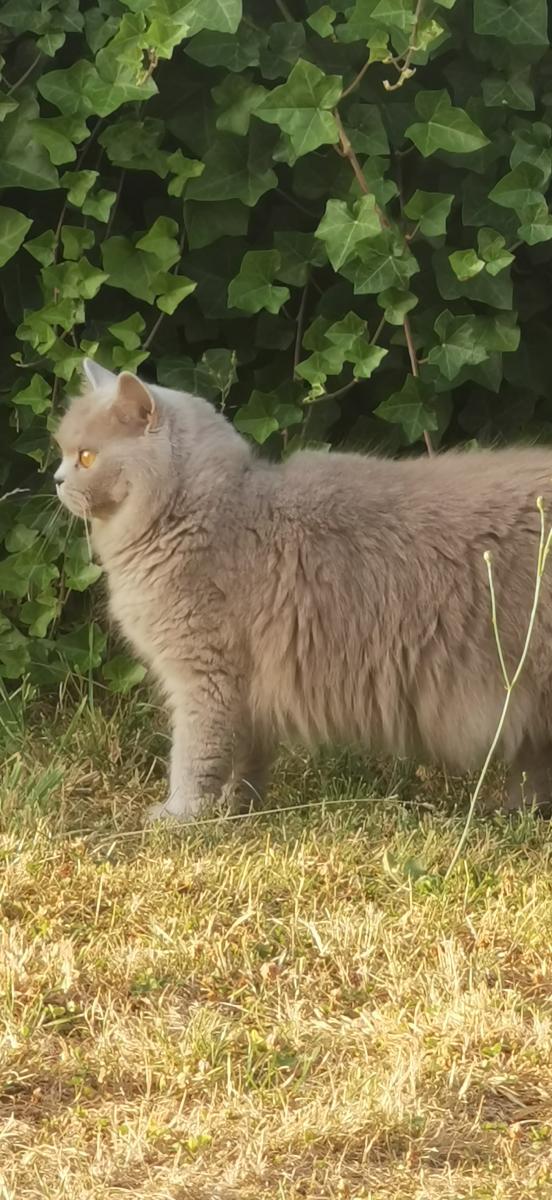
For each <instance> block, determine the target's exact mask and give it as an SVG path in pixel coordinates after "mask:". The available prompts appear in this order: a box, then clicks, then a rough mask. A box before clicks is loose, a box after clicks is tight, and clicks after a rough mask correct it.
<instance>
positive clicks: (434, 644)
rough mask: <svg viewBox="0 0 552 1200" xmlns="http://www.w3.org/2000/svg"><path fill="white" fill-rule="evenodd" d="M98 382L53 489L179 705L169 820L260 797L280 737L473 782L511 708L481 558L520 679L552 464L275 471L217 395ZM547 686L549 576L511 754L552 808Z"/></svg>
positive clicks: (517, 699) (132, 636)
mask: <svg viewBox="0 0 552 1200" xmlns="http://www.w3.org/2000/svg"><path fill="white" fill-rule="evenodd" d="M84 369H85V376H86V381H87V382H86V386H85V390H84V391H83V393H82V394H81V395H79V396H78V397H76V398H75V399H74V400H73V401H72V403H71V404H70V407H69V410H68V412H67V413H66V415H65V416H64V418H63V420H62V421H61V425H60V427H59V430H58V434H57V440H58V442H59V445H60V447H61V451H62V455H63V458H62V462H61V465H60V467H59V469H58V470H57V471H56V475H55V479H56V483H57V486H58V494H59V497H60V500H61V501H62V502H63V504H64V505H66V506H67V508H68V509H69V510H70V511H71V512H72V513H75V514H76V515H77V516H79V517H86V518H90V519H91V524H92V537H93V544H94V548H95V551H96V553H97V555H98V556H99V558H100V560H101V562H102V563H103V565H104V567H105V570H106V572H107V579H108V584H109V594H110V606H111V612H112V615H113V616H114V618H115V620H116V621H117V622H118V624H119V626H120V627H121V629H122V631H123V633H124V635H125V636H126V637H127V638H128V640H129V641H130V642H131V644H132V645H133V647H134V649H135V651H136V652H137V653H138V654H139V655H140V656H141V657H142V658H143V659H144V660H145V661H146V662H147V663H148V664H149V666H150V667H151V669H152V670H153V672H154V674H155V675H156V676H157V679H158V680H159V682H160V683H161V685H162V688H163V691H164V693H165V695H166V697H167V700H168V704H169V707H170V711H171V715H172V725H173V745H172V755H171V767H170V788H169V795H168V797H167V800H166V803H165V804H163V805H160V806H157V807H156V808H155V811H154V813H153V816H161V815H163V816H164V815H167V816H170V817H176V818H181V819H190V818H193V817H194V816H196V815H197V814H198V812H199V811H200V809H201V807H202V804H203V802H204V801H205V800H206V799H207V798H209V799H212V798H219V797H220V796H221V795H223V794H225V793H226V792H227V791H228V790H229V789H232V787H233V786H234V785H235V784H236V782H237V781H245V782H246V786H247V789H248V790H249V794H250V796H251V795H253V794H255V793H256V792H261V791H262V788H263V783H264V780H265V775H266V771H267V768H268V766H269V764H270V759H271V756H272V752H273V749H274V746H275V744H276V743H277V741H278V740H279V739H286V738H293V739H300V740H302V741H304V742H305V743H307V744H309V745H313V744H317V743H321V742H332V743H338V742H346V743H349V744H356V745H359V746H366V747H369V748H370V749H372V750H376V751H385V752H389V753H390V754H395V755H405V756H419V757H423V758H425V759H426V760H427V759H429V760H432V761H434V762H440V763H445V764H447V765H448V766H449V767H450V768H451V769H452V770H456V771H467V770H470V769H472V768H475V767H477V766H478V765H479V764H480V763H481V761H482V759H483V758H484V755H485V753H486V751H487V749H488V747H489V744H490V742H491V740H492V737H493V734H494V732H495V729H496V725H497V720H498V717H499V714H500V710H501V707H502V704H503V700H504V684H503V680H502V675H501V671H500V667H499V662H498V656H497V651H496V646H495V642H494V637H493V630H492V625H491V616H490V601H489V590H488V580H487V571H486V566H485V563H484V560H483V554H484V551H485V550H491V551H492V554H493V561H494V576H495V581H496V594H497V605H498V613H499V624H500V629H501V636H502V642H503V646H504V655H505V659H506V664H507V667H508V668H509V670H510V672H511V673H513V670H514V668H515V666H516V665H517V661H518V658H519V655H520V652H521V648H522V644H523V640H524V636H525V631H526V626H527V620H528V616H529V611H530V607H531V599H532V593H533V589H534V583H535V573H536V562H537V550H538V531H539V517H538V513H537V509H536V498H537V496H538V495H539V494H542V495H544V496H546V495H547V493H549V492H550V477H551V474H552V454H551V453H550V452H549V451H547V450H539V449H528V450H522V449H517V450H514V449H512V450H507V451H482V452H480V453H474V454H458V453H456V454H444V455H442V456H436V457H434V458H433V459H428V458H425V457H424V458H420V459H408V460H406V461H404V460H403V461H400V462H390V461H388V460H385V459H379V458H376V457H364V456H361V455H356V454H337V453H336V454H325V453H319V452H315V451H305V452H301V453H297V454H295V455H293V456H292V457H290V458H289V459H288V460H287V461H286V462H284V463H282V464H279V465H274V464H270V463H268V462H264V461H262V460H260V459H258V458H257V457H256V456H255V454H254V452H253V451H252V449H251V447H250V446H249V445H248V443H247V442H246V441H244V439H243V438H241V437H240V436H239V434H238V433H237V432H236V431H235V429H233V427H232V426H231V425H230V424H229V423H228V422H227V421H226V420H225V418H224V417H223V416H222V415H221V414H220V413H217V412H216V411H215V409H214V408H213V407H212V406H211V405H210V404H208V403H207V402H206V401H205V400H202V399H199V398H198V397H196V396H190V395H187V394H185V393H182V392H174V391H169V390H167V389H165V388H162V387H154V386H150V385H149V384H148V385H147V384H145V383H143V382H141V381H140V380H139V379H137V378H136V377H135V376H134V375H131V374H128V373H126V372H125V373H123V374H121V375H119V376H118V377H117V376H115V375H112V374H111V373H110V372H109V371H106V370H105V369H104V368H102V367H99V366H98V365H96V364H94V363H92V362H90V361H88V360H87V361H86V363H85V368H84ZM551 681H552V606H551V604H550V589H549V587H548V586H547V585H546V581H545V585H544V591H543V596H542V603H541V606H540V611H539V614H538V617H537V622H536V627H535V632H534V638H533V642H532V647H531V651H530V654H529V657H528V660H527V664H526V668H525V671H524V674H523V676H522V678H521V680H520V683H519V685H518V687H517V689H516V690H515V693H514V695H513V700H512V705H511V709H510V713H509V716H508V720H507V723H506V726H505V728H504V734H503V738H502V742H501V753H502V756H503V758H504V759H505V760H506V761H507V762H509V763H510V764H511V765H512V768H513V771H512V780H513V789H512V791H513V795H514V798H516V799H519V797H520V786H519V780H520V778H521V775H522V773H523V772H525V773H526V777H527V794H528V795H530V796H531V797H533V795H535V796H536V797H537V800H538V802H539V803H546V802H547V801H548V791H549V788H548V783H549V779H548V772H549V768H550V767H552V705H551Z"/></svg>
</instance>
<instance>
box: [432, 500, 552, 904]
mask: <svg viewBox="0 0 552 1200" xmlns="http://www.w3.org/2000/svg"><path fill="white" fill-rule="evenodd" d="M537 508H538V510H539V513H540V537H539V552H538V557H537V575H536V580H535V589H534V592H533V603H532V606H531V613H530V616H529V624H528V626H527V633H526V635H525V642H524V644H523V650H522V652H521V656H520V659H519V662H518V665H517V667H516V670H515V671H514V674H513V676H512V678H511V680H509V681H508V683H507V686H506V696H505V698H504V704H503V706H502V712H501V714H500V718H499V721H498V725H497V727H496V731H495V735H494V737H493V740H492V742H491V745H490V747H489V751H488V754H487V757H486V759H485V762H484V763H483V767H482V768H481V773H480V775H479V779H478V780H477V783H476V785H475V790H474V792H473V795H472V798H471V800H470V806H469V809H468V815H467V817H466V822H465V825H464V828H463V830H462V835H461V837H460V840H459V842H458V845H457V847H456V850H455V851H454V854H453V856H452V861H451V863H450V865H449V867H448V869H447V872H446V874H445V880H447V879H449V878H450V876H451V875H452V872H453V871H454V868H455V866H456V864H457V862H458V860H459V858H460V855H461V854H462V851H463V849H464V846H465V844H466V841H467V838H468V834H469V831H470V826H471V823H472V819H473V815H474V812H475V808H476V805H477V801H478V799H479V796H480V794H481V789H482V787H483V784H484V782H485V779H486V778H487V773H488V770H489V767H490V765H491V762H492V760H493V757H494V754H495V751H496V748H497V746H498V743H499V741H500V738H501V735H502V730H503V729H504V723H505V721H506V717H507V715H508V710H509V708H510V701H511V699H512V693H513V691H514V688H515V686H516V683H517V682H518V679H519V677H520V675H521V673H522V671H523V668H524V666H525V662H526V659H527V655H528V653H529V647H530V645H531V638H532V636H533V630H534V628H535V621H536V617H537V611H538V607H539V600H540V594H541V585H542V579H543V575H544V569H545V566H546V560H547V558H548V554H549V551H550V545H551V543H552V527H551V528H550V530H549V532H548V535H546V530H545V524H544V504H543V499H542V496H539V497H538V499H537ZM484 558H485V562H486V564H487V570H488V573H489V582H490V588H491V609H492V610H494V609H496V599H495V594H494V582H493V576H492V566H491V554H490V552H489V551H488V550H487V551H486V552H485V555H484ZM493 628H494V633H495V640H496V642H497V645H498V646H499V657H500V659H501V665H502V663H503V660H504V656H503V653H502V646H501V644H500V636H499V633H498V626H497V625H496V623H495V624H494V626H493ZM503 674H504V675H505V677H506V678H508V676H507V673H506V668H505V666H504V667H503Z"/></svg>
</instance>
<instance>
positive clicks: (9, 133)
mask: <svg viewBox="0 0 552 1200" xmlns="http://www.w3.org/2000/svg"><path fill="white" fill-rule="evenodd" d="M38 111H39V110H38V104H37V103H36V100H35V99H34V98H33V97H32V96H31V95H29V94H27V95H26V96H25V97H24V98H23V99H21V100H20V102H19V105H18V107H17V109H16V110H15V111H13V112H11V113H8V114H7V115H6V116H5V118H4V121H3V122H2V124H0V188H27V189H28V190H29V191H33V192H44V191H48V190H49V189H51V188H56V187H57V186H58V176H57V171H56V169H55V167H54V166H53V164H52V163H51V162H50V158H49V156H48V154H47V153H46V150H45V149H44V147H43V146H41V145H40V144H39V142H37V140H36V137H35V135H34V133H33V128H32V123H33V121H34V119H35V118H36V117H37V116H38Z"/></svg>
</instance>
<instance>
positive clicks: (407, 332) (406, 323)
mask: <svg viewBox="0 0 552 1200" xmlns="http://www.w3.org/2000/svg"><path fill="white" fill-rule="evenodd" d="M403 330H404V336H405V339H406V345H407V349H408V356H409V358H410V367H411V370H412V374H413V376H414V378H415V379H418V378H419V375H420V371H419V367H418V359H417V356H416V347H415V346H414V341H413V338H412V330H411V328H410V318H409V316H408V313H407V314H406V315H405V317H404V320H403ZM424 442H425V444H426V450H427V452H428V454H429V455H430V457H431V455H433V454H435V450H434V448H433V442H432V440H431V434H430V433H429V430H427V429H424Z"/></svg>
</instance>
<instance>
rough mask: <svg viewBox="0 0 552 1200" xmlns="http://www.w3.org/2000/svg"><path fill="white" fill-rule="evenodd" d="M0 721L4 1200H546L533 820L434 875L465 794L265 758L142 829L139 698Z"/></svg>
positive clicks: (545, 993) (386, 774)
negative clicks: (181, 817) (167, 827)
mask: <svg viewBox="0 0 552 1200" xmlns="http://www.w3.org/2000/svg"><path fill="white" fill-rule="evenodd" d="M71 712H72V714H73V716H72V718H71V716H70V715H69V714H71ZM0 717H1V720H2V722H3V730H4V732H3V741H4V766H3V772H2V778H1V782H0V816H1V822H2V839H1V855H2V879H1V890H0V909H1V913H2V929H3V933H2V942H3V944H2V951H1V953H0V994H1V995H2V997H3V1000H2V1001H1V1003H0V1022H1V1025H0V1043H1V1051H0V1054H1V1060H0V1066H1V1080H0V1180H1V1182H0V1198H1V1200H39V1198H40V1200H65V1198H67V1200H69V1198H71V1200H84V1198H86V1200H88V1198H90V1200H92V1198H94V1200H100V1198H101V1200H116V1198H117V1200H122V1198H125V1197H131V1196H132V1197H140V1198H142V1197H143V1198H144V1200H146V1198H147V1200H150V1198H151V1200H154V1198H155V1200H259V1198H262V1197H265V1196H266V1197H270V1200H305V1198H306V1200H368V1198H370V1200H425V1198H426V1197H427V1198H431V1200H433V1198H434V1200H444V1198H447V1200H463V1198H464V1197H474V1198H477V1200H491V1198H495V1197H496V1198H497V1200H503V1198H504V1200H505V1198H511V1200H529V1198H532V1200H535V1198H538V1200H546V1198H547V1197H552V954H551V945H552V873H551V870H550V858H551V851H552V837H551V832H550V828H549V826H548V825H547V824H546V823H544V822H542V821H540V820H539V819H536V818H534V817H532V816H531V815H529V816H526V817H524V818H523V819H512V820H506V819H505V818H501V817H500V816H495V817H492V818H490V817H487V818H486V819H483V818H477V819H476V821H475V822H474V825H473V828H472V831H471V838H470V843H469V846H468V849H467V857H466V858H465V860H464V862H463V864H460V866H459V867H458V869H457V871H456V872H455V873H454V875H453V876H452V877H451V878H450V879H449V880H448V881H446V882H445V881H444V873H445V871H446V868H447V866H448V864H449V863H450V860H451V858H452V855H453V852H454V847H455V845H456V843H457V841H458V837H459V835H460V832H461V828H462V820H463V817H462V811H463V812H464V813H465V809H466V801H467V793H466V789H465V785H464V787H462V785H460V784H458V783H447V782H446V781H445V780H443V778H442V777H441V776H439V775H437V774H435V773H427V772H426V773H424V772H420V771H418V772H416V771H415V770H413V769H411V768H407V767H406V766H405V765H404V764H403V765H400V764H399V765H397V764H395V765H390V764H384V765H383V766H382V765H381V764H380V765H379V766H378V765H377V764H373V763H371V764H369V765H368V766H367V765H366V764H361V763H359V762H358V760H354V759H350V758H344V757H342V758H340V759H337V760H336V759H333V760H332V759H330V758H320V759H318V760H316V761H314V762H311V761H309V760H308V759H307V758H306V756H304V755H302V754H288V755H287V756H285V757H284V758H283V759H282V761H281V763H280V766H279V768H278V770H277V773H276V776H275V781H274V787H273V791H272V794H271V797H270V798H269V807H271V808H272V807H277V806H278V805H281V806H283V808H282V811H281V813H276V814H274V813H273V814H267V815H263V814H260V815H257V816H253V817H250V818H247V819H243V820H238V821H228V820H226V821H218V822H217V821H215V822H211V823H206V824H204V825H202V826H199V827H197V828H196V829H190V830H187V831H186V832H180V833H178V834H177V833H174V832H172V833H171V832H169V831H159V830H153V831H152V830H150V831H148V832H146V833H144V832H141V830H140V821H141V817H142V813H143V810H144V809H145V806H146V804H147V803H148V802H150V801H152V800H156V799H159V798H160V796H161V795H162V789H163V770H164V766H163V758H164V755H165V750H166V742H165V739H164V737H163V736H162V733H159V732H156V730H159V729H162V726H161V723H160V720H159V719H158V714H157V712H156V710H154V709H152V708H150V707H148V706H147V704H145V702H142V701H140V700H134V701H133V702H132V703H130V702H124V703H122V704H121V706H120V707H119V710H118V711H116V712H114V713H111V714H109V715H108V714H106V713H105V712H102V711H101V710H100V709H97V708H96V709H94V708H92V709H90V708H89V707H87V706H85V705H84V704H82V705H81V706H77V705H73V706H71V705H70V704H68V703H66V704H65V706H64V711H62V712H59V713H51V712H38V713H36V712H35V713H34V715H33V716H32V717H31V718H28V717H25V719H24V720H23V719H22V718H21V717H20V716H19V714H18V712H17V711H16V710H11V711H10V710H6V709H5V708H4V710H3V711H2V713H1V714H0ZM498 782H499V781H496V780H495V781H494V782H492V783H491V784H489V787H496V786H498ZM389 797H396V798H394V799H390V798H389ZM321 802H322V803H321ZM336 802H337V803H336ZM307 804H310V805H312V807H305V808H299V807H297V806H300V805H307ZM455 805H457V806H458V807H457V808H455Z"/></svg>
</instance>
